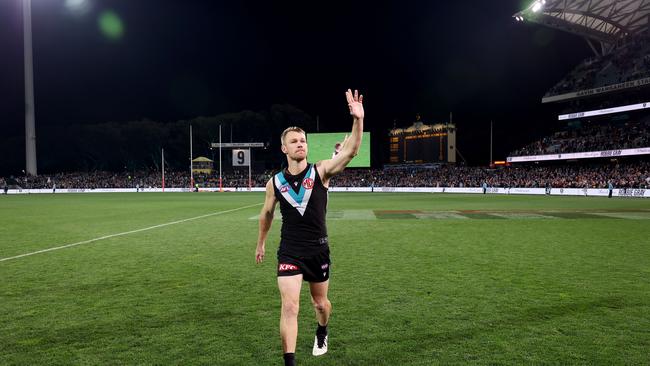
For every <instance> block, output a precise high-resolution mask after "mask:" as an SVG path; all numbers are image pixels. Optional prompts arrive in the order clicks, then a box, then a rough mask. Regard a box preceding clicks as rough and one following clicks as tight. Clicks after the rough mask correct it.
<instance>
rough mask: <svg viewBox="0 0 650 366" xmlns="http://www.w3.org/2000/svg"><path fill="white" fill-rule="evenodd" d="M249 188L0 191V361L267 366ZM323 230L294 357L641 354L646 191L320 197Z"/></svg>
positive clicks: (614, 360) (266, 271) (527, 359)
mask: <svg viewBox="0 0 650 366" xmlns="http://www.w3.org/2000/svg"><path fill="white" fill-rule="evenodd" d="M262 200H263V195H262V194H261V193H260V194H257V193H222V194H219V193H199V194H190V193H179V194H169V193H168V194H155V193H146V194H134V193H131V194H65V195H64V194H61V195H22V196H0V223H1V224H0V364H1V365H45V364H47V365H120V364H137V365H279V364H281V360H282V358H281V350H280V341H279V335H278V319H279V308H280V302H279V295H278V291H277V288H276V279H275V266H276V262H275V256H274V253H275V250H276V249H277V243H278V238H279V228H280V222H279V219H280V215H279V213H278V215H277V216H276V219H277V221H276V222H275V223H274V225H273V228H272V230H271V233H270V236H269V238H270V240H269V243H268V244H267V260H266V261H265V262H264V263H263V264H262V265H255V263H254V251H255V244H256V239H257V221H256V216H257V214H258V212H259V209H260V205H259V204H260V203H261V202H262ZM203 215H206V216H203ZM199 216H203V217H200V218H196V219H192V220H187V221H183V222H178V221H179V220H183V219H190V218H195V217H199ZM172 222H176V223H173V224H169V225H163V226H157V227H154V226H156V225H161V224H166V223H172ZM328 226H329V235H330V243H331V250H332V260H333V263H334V264H333V266H332V277H331V278H332V283H331V287H330V299H331V301H332V303H333V307H334V309H333V314H332V318H331V321H330V352H329V353H328V354H327V355H325V356H322V357H320V358H314V357H312V356H311V346H312V342H313V332H314V330H315V319H314V315H313V311H312V309H311V306H310V303H309V298H308V291H306V290H307V287H306V286H304V287H303V293H302V299H301V304H302V308H301V314H300V320H299V322H300V334H299V336H298V350H297V360H298V362H299V364H301V365H437V364H440V365H450V364H451V365H465V364H477V365H483V364H485V365H487V364H490V365H494V364H513V365H533V364H578V365H580V364H582V365H595V364H600V365H639V364H645V365H648V364H650V356H649V353H650V351H649V350H650V200H642V199H607V198H585V197H547V196H496V195H486V196H484V195H449V194H437V195H436V194H414V193H413V194H388V193H375V194H368V193H365V194H363V193H359V194H355V193H332V194H331V195H330V203H329V224H328ZM139 229H146V230H140V231H138V230H139ZM118 234H120V235H118ZM101 237H105V238H104V239H100V240H95V241H89V240H92V239H96V238H101ZM76 243H80V244H78V245H74V246H69V247H64V248H61V249H57V250H52V251H48V252H42V253H37V254H33V255H28V256H21V255H23V254H30V253H35V252H37V251H40V250H44V249H47V248H56V247H61V246H65V245H68V244H76Z"/></svg>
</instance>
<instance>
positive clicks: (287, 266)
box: [278, 263, 298, 272]
mask: <svg viewBox="0 0 650 366" xmlns="http://www.w3.org/2000/svg"><path fill="white" fill-rule="evenodd" d="M278 270H279V271H280V272H285V271H297V270H298V266H296V265H293V264H288V263H280V265H279V267H278Z"/></svg>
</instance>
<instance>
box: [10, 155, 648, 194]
mask: <svg viewBox="0 0 650 366" xmlns="http://www.w3.org/2000/svg"><path fill="white" fill-rule="evenodd" d="M272 174H273V172H271V171H267V172H263V173H258V174H254V175H253V176H252V186H253V187H264V186H265V185H266V182H267V181H268V179H269V178H271V176H272ZM222 178H223V179H222V185H223V187H229V188H244V187H248V174H247V172H246V173H243V172H236V171H232V172H227V173H226V174H224V175H223V177H222ZM610 182H611V183H612V184H613V185H614V187H616V188H650V161H638V162H630V163H619V164H611V163H607V164H604V163H600V164H591V165H587V164H584V165H567V164H562V165H554V166H536V165H522V166H510V167H503V168H498V169H488V168H485V167H464V166H453V165H440V166H433V167H430V168H427V169H422V168H414V167H408V166H407V167H403V168H401V169H396V168H392V169H346V170H345V171H344V172H343V173H341V174H339V175H337V176H335V177H334V178H333V179H332V181H331V183H330V186H332V187H482V186H483V185H484V184H485V185H487V186H489V187H527V188H543V187H547V186H552V187H557V188H606V187H607V185H608V183H610ZM161 183H162V181H161V175H160V172H135V173H133V172H132V173H127V172H124V173H110V172H92V173H64V174H63V173H62V174H54V175H41V176H37V177H18V178H14V177H8V178H5V179H0V186H4V185H9V186H16V187H20V188H23V189H30V188H40V189H51V188H54V187H56V188H57V189H58V188H70V189H79V188H84V189H97V188H154V187H160V186H161ZM195 184H196V185H198V186H199V187H213V188H214V187H219V178H218V176H214V175H212V176H208V175H198V176H195ZM165 186H166V187H174V188H189V187H190V177H189V174H188V173H187V172H167V173H166V174H165Z"/></svg>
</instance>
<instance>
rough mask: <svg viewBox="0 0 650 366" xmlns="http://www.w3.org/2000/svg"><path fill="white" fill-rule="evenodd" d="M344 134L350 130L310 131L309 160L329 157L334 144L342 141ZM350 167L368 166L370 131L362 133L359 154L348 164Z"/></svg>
mask: <svg viewBox="0 0 650 366" xmlns="http://www.w3.org/2000/svg"><path fill="white" fill-rule="evenodd" d="M345 135H348V136H349V135H350V132H333V133H310V134H308V135H307V145H308V147H309V161H310V162H314V163H315V162H317V161H321V160H327V159H331V158H332V155H333V154H334V145H336V143H337V142H343V139H344V138H345ZM348 167H350V168H370V132H364V133H363V139H362V140H361V148H360V149H359V154H358V155H357V156H355V158H354V159H352V161H351V162H350V164H348Z"/></svg>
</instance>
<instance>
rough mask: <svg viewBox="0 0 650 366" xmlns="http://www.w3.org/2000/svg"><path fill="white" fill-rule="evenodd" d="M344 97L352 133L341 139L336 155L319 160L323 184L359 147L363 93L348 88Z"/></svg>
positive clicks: (341, 167) (353, 155) (357, 151)
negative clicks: (350, 120)
mask: <svg viewBox="0 0 650 366" xmlns="http://www.w3.org/2000/svg"><path fill="white" fill-rule="evenodd" d="M345 98H346V99H347V101H348V108H349V109H350V115H351V116H352V133H351V134H350V136H349V137H346V139H345V140H344V141H343V143H342V145H343V146H342V147H341V151H340V152H339V153H338V154H336V156H334V157H333V158H332V159H329V160H323V161H321V162H320V165H319V168H320V170H319V171H318V172H319V173H320V176H321V179H322V180H323V184H325V185H327V184H328V182H329V179H330V178H332V177H333V176H334V175H336V174H338V173H340V172H342V171H343V169H345V167H346V166H348V164H349V163H350V161H352V158H354V157H355V156H357V154H358V153H359V148H360V147H361V138H362V137H363V117H364V110H363V95H359V91H358V90H355V91H354V93H352V90H350V89H348V91H346V92H345Z"/></svg>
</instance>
